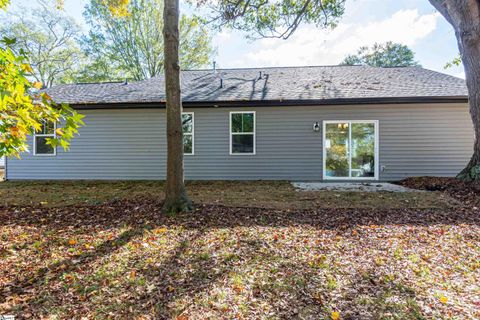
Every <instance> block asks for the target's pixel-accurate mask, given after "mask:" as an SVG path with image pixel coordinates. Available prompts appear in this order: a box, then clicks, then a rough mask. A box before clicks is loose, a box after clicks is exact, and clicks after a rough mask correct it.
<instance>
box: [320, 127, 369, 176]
mask: <svg viewBox="0 0 480 320" xmlns="http://www.w3.org/2000/svg"><path fill="white" fill-rule="evenodd" d="M377 130H378V121H373V120H371V121H325V122H324V123H323V177H324V179H352V180H354V179H378V170H377V162H378V131H377Z"/></svg>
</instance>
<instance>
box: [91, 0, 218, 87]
mask: <svg viewBox="0 0 480 320" xmlns="http://www.w3.org/2000/svg"><path fill="white" fill-rule="evenodd" d="M118 4H120V6H123V5H125V2H122V1H120V2H118V1H117V4H115V3H110V2H106V1H104V0H92V1H91V3H90V4H89V5H88V6H87V8H86V11H85V14H84V15H85V18H86V20H87V23H88V24H89V25H90V27H91V29H90V32H89V34H88V36H87V37H85V38H84V43H83V47H84V48H85V50H86V52H87V54H88V55H89V57H90V58H91V59H92V60H93V64H94V67H92V66H90V67H89V69H91V70H92V71H94V72H93V73H92V72H85V76H86V75H87V74H92V75H93V77H95V78H96V79H102V78H106V77H110V79H111V76H112V75H114V76H115V77H130V78H134V79H136V80H141V79H145V78H150V77H153V76H156V75H158V74H161V73H162V72H163V66H164V48H163V35H162V29H163V21H164V20H163V1H162V0H131V1H130V2H128V6H127V7H126V8H127V10H128V11H127V12H124V9H121V8H119V7H118ZM114 8H117V9H114ZM112 10H113V11H112ZM119 15H121V16H119ZM212 54H213V49H212V46H211V35H210V33H209V30H208V29H207V27H206V26H205V25H204V24H202V21H201V20H200V18H198V17H188V16H185V15H182V16H181V18H180V65H181V67H182V68H183V69H195V68H199V67H203V66H205V65H207V64H208V63H209V60H210V57H211V55H212Z"/></svg>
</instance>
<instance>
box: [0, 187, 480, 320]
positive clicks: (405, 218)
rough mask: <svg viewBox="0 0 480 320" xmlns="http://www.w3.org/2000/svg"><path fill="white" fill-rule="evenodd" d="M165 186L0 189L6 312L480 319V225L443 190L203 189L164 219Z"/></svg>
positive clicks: (0, 270)
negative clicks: (182, 210)
mask: <svg viewBox="0 0 480 320" xmlns="http://www.w3.org/2000/svg"><path fill="white" fill-rule="evenodd" d="M162 186H163V185H162V184H161V183H157V182H116V183H107V182H95V183H94V182H75V183H74V182H54V183H53V182H52V183H40V182H32V183H27V182H25V183H23V182H22V183H20V182H15V183H11V182H9V183H2V184H0V196H1V197H2V201H3V203H4V204H5V206H3V207H0V314H14V315H16V316H17V317H18V318H20V319H23V318H30V319H32V318H34V319H37V318H44V319H82V318H84V319H236V318H238V319H331V318H335V317H336V315H337V313H336V312H338V313H339V315H340V318H341V319H478V318H479V317H480V299H479V298H478V297H479V296H480V289H479V287H478V283H480V263H479V261H480V236H479V235H480V215H479V214H478V212H477V211H473V209H471V208H466V207H463V206H462V205H461V204H460V203H458V202H455V201H453V200H451V199H450V198H448V197H445V196H443V194H441V193H425V192H424V193H411V194H410V193H405V194H390V193H378V194H376V193H370V194H354V193H339V192H313V193H297V192H295V191H294V190H293V189H292V188H291V186H290V185H289V184H288V183H286V182H256V183H252V182H195V183H189V184H188V189H189V193H190V194H191V195H192V197H193V198H194V199H195V201H196V202H197V206H196V210H195V212H192V213H188V214H179V215H176V216H173V217H167V216H164V215H162V214H161V212H160V208H161V202H160V201H159V200H158V198H159V197H160V196H161V188H162ZM41 203H43V204H41ZM14 204H16V205H14Z"/></svg>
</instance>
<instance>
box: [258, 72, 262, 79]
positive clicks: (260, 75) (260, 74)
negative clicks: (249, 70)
mask: <svg viewBox="0 0 480 320" xmlns="http://www.w3.org/2000/svg"><path fill="white" fill-rule="evenodd" d="M258 79H262V71H260V72H259V76H258Z"/></svg>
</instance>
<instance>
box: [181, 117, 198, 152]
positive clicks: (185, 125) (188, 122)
mask: <svg viewBox="0 0 480 320" xmlns="http://www.w3.org/2000/svg"><path fill="white" fill-rule="evenodd" d="M182 129H183V154H187V155H188V154H190V155H193V154H194V150H195V148H194V147H195V146H194V143H195V141H194V130H195V128H194V118H193V112H185V113H182Z"/></svg>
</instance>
